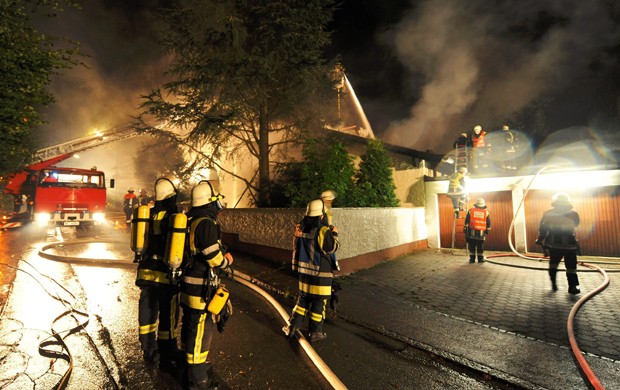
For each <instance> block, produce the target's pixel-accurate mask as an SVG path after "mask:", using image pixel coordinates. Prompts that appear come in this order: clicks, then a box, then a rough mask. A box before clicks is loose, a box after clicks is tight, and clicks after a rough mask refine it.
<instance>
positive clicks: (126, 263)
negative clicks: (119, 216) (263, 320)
mask: <svg viewBox="0 0 620 390" xmlns="http://www.w3.org/2000/svg"><path fill="white" fill-rule="evenodd" d="M93 242H97V243H100V242H104V243H113V244H125V243H124V242H119V241H114V240H96V241H93V240H80V241H73V242H71V243H70V245H77V244H88V243H93ZM63 245H68V244H67V243H62V242H61V243H53V244H48V245H45V246H43V247H42V248H41V250H40V251H39V256H41V257H43V258H46V259H48V260H54V261H60V262H66V263H79V264H82V265H98V266H104V267H119V268H121V267H135V266H136V264H135V263H134V262H133V261H132V260H116V259H88V258H81V257H71V256H61V255H55V254H50V253H45V251H46V250H48V249H50V248H53V247H56V246H63ZM229 276H230V277H231V278H232V279H233V280H235V281H237V282H239V283H240V284H242V285H244V286H246V287H248V288H250V289H251V290H253V291H255V292H256V293H258V294H259V295H260V296H261V297H263V298H264V299H265V300H266V301H267V302H268V303H269V304H270V305H271V306H272V307H273V308H274V309H275V310H276V311H277V312H278V314H279V315H280V317H281V318H282V319H283V320H284V322H285V323H286V324H288V318H289V315H288V313H287V312H286V311H285V310H284V308H282V306H281V305H280V304H279V303H278V302H277V301H276V300H275V299H274V298H273V297H272V296H271V295H270V294H269V293H267V292H266V291H265V290H264V289H263V288H268V289H269V288H270V286H269V285H267V284H265V283H263V282H260V281H259V280H257V279H254V278H252V277H251V276H249V275H246V274H244V273H242V272H239V271H235V272H234V273H233V272H230V273H229ZM297 336H298V340H299V344H300V345H301V347H302V349H303V350H304V352H305V353H306V355H307V356H308V358H309V359H310V360H311V361H312V363H313V364H314V365H315V367H316V368H317V369H318V370H319V372H320V373H321V375H323V377H324V378H325V379H326V380H327V381H328V382H329V383H330V385H331V386H332V387H333V388H334V389H336V390H341V389H346V388H347V387H346V386H345V385H344V384H343V383H342V382H341V381H340V379H339V378H338V377H337V376H336V375H335V374H334V373H333V371H332V370H331V369H330V368H329V366H328V365H327V364H326V363H325V362H324V361H323V359H321V357H320V356H319V355H318V354H317V353H316V351H315V350H314V348H312V346H311V345H310V343H309V342H308V340H306V338H305V337H304V336H303V334H302V333H301V332H300V331H299V330H297Z"/></svg>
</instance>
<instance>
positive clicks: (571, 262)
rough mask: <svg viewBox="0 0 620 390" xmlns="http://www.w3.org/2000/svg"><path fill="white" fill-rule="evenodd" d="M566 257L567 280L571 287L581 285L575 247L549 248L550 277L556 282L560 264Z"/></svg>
mask: <svg viewBox="0 0 620 390" xmlns="http://www.w3.org/2000/svg"><path fill="white" fill-rule="evenodd" d="M562 258H564V265H565V266H566V280H567V281H568V286H569V287H577V286H579V276H577V253H576V251H575V250H573V249H553V248H549V277H550V278H551V281H552V282H555V278H556V275H557V273H558V265H559V264H560V261H562Z"/></svg>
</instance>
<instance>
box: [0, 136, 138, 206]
mask: <svg viewBox="0 0 620 390" xmlns="http://www.w3.org/2000/svg"><path fill="white" fill-rule="evenodd" d="M138 135H140V133H138V132H137V131H136V129H135V128H134V127H133V126H132V125H124V126H118V127H114V128H112V129H108V130H103V131H97V132H95V133H94V134H91V135H88V136H85V137H81V138H77V139H74V140H71V141H67V142H64V143H61V144H58V145H54V146H49V147H47V148H43V149H40V150H37V151H36V152H35V154H34V156H33V161H34V162H33V163H32V164H30V165H27V166H26V167H24V169H23V170H22V171H19V172H15V173H13V174H11V175H9V177H8V178H7V184H6V187H5V188H4V192H5V193H6V194H10V195H21V194H22V193H23V192H22V186H23V184H24V182H25V181H26V178H27V176H28V173H29V171H30V172H32V171H38V170H41V169H46V168H49V167H51V166H54V165H56V164H59V163H60V162H62V161H64V160H67V159H69V158H71V157H73V156H74V155H75V154H76V153H80V152H83V151H85V150H88V149H93V148H97V147H100V146H103V145H106V144H109V143H112V142H116V141H120V140H123V139H129V138H133V137H136V136H138Z"/></svg>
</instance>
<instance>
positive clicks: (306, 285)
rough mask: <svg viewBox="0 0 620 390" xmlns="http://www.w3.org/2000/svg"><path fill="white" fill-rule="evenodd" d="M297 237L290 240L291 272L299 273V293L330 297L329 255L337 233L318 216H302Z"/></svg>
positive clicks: (333, 249) (330, 265)
mask: <svg viewBox="0 0 620 390" xmlns="http://www.w3.org/2000/svg"><path fill="white" fill-rule="evenodd" d="M298 226H299V229H300V230H301V234H299V233H298V234H296V235H295V239H294V248H293V259H292V269H293V271H297V272H299V290H300V292H302V293H305V294H307V295H315V296H321V297H330V296H331V294H332V292H331V287H332V279H333V277H334V275H333V270H334V269H337V266H336V264H334V261H333V258H334V256H331V255H332V254H333V253H335V252H336V251H337V250H338V247H339V242H338V233H337V232H334V231H333V230H332V229H330V228H329V226H325V225H324V224H323V223H322V222H321V218H320V217H304V219H303V220H302V221H301V222H300V224H299V225H298Z"/></svg>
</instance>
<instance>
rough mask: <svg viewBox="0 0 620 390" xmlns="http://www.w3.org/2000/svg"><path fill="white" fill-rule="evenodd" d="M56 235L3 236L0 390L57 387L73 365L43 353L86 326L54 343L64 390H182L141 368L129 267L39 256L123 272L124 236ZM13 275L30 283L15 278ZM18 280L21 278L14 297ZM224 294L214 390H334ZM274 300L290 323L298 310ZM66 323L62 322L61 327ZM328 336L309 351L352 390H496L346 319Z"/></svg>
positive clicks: (260, 319)
mask: <svg viewBox="0 0 620 390" xmlns="http://www.w3.org/2000/svg"><path fill="white" fill-rule="evenodd" d="M62 233H63V234H62V236H56V237H44V236H42V235H33V234H30V233H29V232H28V230H27V229H24V230H22V231H14V232H10V233H2V234H0V244H1V245H0V248H2V249H0V255H1V256H2V258H1V259H0V263H2V266H1V268H0V271H1V272H2V283H3V284H2V290H1V295H0V298H1V299H2V308H1V310H2V312H1V313H2V315H1V317H0V346H1V347H0V389H28V388H32V389H34V388H50V387H52V386H53V385H54V384H55V383H57V382H58V381H60V380H61V377H62V375H63V374H64V373H66V372H67V370H68V368H69V364H67V362H66V361H65V360H63V359H58V358H52V359H50V358H49V357H44V356H41V354H40V353H39V344H40V343H41V341H42V340H44V339H45V338H46V337H49V335H50V333H51V332H52V329H54V330H55V331H60V330H65V329H69V328H71V327H75V326H79V325H80V324H85V323H86V321H88V323H87V324H86V325H84V329H83V330H80V331H78V332H76V333H74V334H71V335H66V334H63V333H62V332H61V334H63V338H64V341H65V342H66V344H67V347H68V350H69V352H70V354H71V356H72V358H73V372H72V373H71V376H70V379H69V382H68V387H67V388H69V389H83V388H86V387H88V388H101V389H117V388H126V389H162V388H168V389H175V388H180V386H179V385H178V381H177V379H178V378H174V377H173V376H171V375H169V374H164V373H161V372H159V371H158V370H157V369H156V368H153V367H149V366H147V365H145V363H144V362H143V361H142V358H141V354H140V351H139V346H138V344H137V307H138V303H137V301H138V294H139V290H138V288H137V287H135V285H134V280H135V269H134V266H132V265H129V266H121V265H120V264H119V267H110V266H107V267H100V266H97V265H90V266H86V265H75V264H69V263H62V262H55V261H51V260H47V259H44V258H41V257H39V256H38V248H40V247H41V246H42V245H43V244H44V243H50V242H55V241H58V240H64V243H65V245H64V246H63V247H60V248H57V249H54V250H53V251H55V253H57V254H59V255H66V256H76V257H89V258H91V257H95V258H116V259H119V260H125V261H126V260H130V259H131V258H132V253H131V251H129V248H128V244H124V242H128V234H127V233H126V232H125V231H122V230H109V231H106V232H104V233H105V234H106V239H111V240H117V241H118V242H119V244H113V243H102V242H95V243H89V244H79V245H72V242H75V240H78V239H82V238H84V237H81V236H80V234H76V233H75V232H74V231H72V230H66V231H65V230H63V232H62ZM240 261H241V260H240ZM12 266H14V267H19V269H20V270H23V271H25V272H21V271H20V272H17V274H15V275H14V269H13V268H11V267H12ZM239 266H241V264H239ZM26 272H28V273H26ZM13 275H14V276H16V278H15V280H14V283H13V284H12V285H11V283H12V282H11V281H12V280H13V279H12V278H13ZM227 287H228V289H229V290H230V292H231V297H232V300H233V304H234V314H233V316H232V317H231V319H230V321H229V323H228V325H227V327H226V329H225V331H224V332H223V333H222V334H218V335H217V337H215V340H214V343H213V345H212V350H211V352H210V360H211V361H212V362H213V366H214V372H215V375H216V377H217V379H218V381H219V382H220V384H221V386H220V388H222V389H226V388H229V389H248V388H256V389H290V388H296V389H319V388H321V389H328V388H330V385H329V384H328V383H327V382H326V381H325V379H323V378H322V377H321V375H320V373H319V372H318V371H317V370H316V368H314V367H313V365H312V364H311V363H310V361H309V359H308V358H307V357H306V356H305V354H304V353H303V352H302V350H301V348H300V347H299V344H298V343H297V342H294V341H293V342H290V341H288V340H287V339H286V338H285V337H284V336H283V334H282V331H281V328H282V326H283V325H284V322H283V321H282V319H281V318H280V317H279V316H278V314H277V312H276V311H275V310H274V309H273V308H272V307H270V305H269V304H268V303H267V301H266V300H265V299H263V298H261V297H259V296H258V295H257V294H256V293H254V292H252V291H251V290H249V289H248V288H247V287H244V286H242V285H240V284H238V283H233V282H232V281H228V282H227ZM9 292H10V294H8V293H9ZM59 298H60V300H59ZM277 299H278V300H279V301H280V302H281V304H282V305H283V306H284V308H285V309H286V310H287V311H288V312H290V310H291V308H292V305H293V304H294V300H293V299H291V298H286V297H277ZM66 311H68V312H69V314H67V315H65V316H63V317H62V318H60V319H58V316H59V315H61V314H62V313H64V312H66ZM79 311H83V312H85V313H87V315H80V314H79ZM325 330H326V331H327V333H328V335H329V337H328V339H327V340H325V341H323V342H321V343H318V344H316V346H315V347H316V350H317V352H318V353H319V355H320V356H321V357H322V359H323V360H324V361H325V362H326V363H327V365H328V366H329V367H330V368H331V370H332V371H333V372H334V373H335V374H336V375H337V376H338V377H339V378H340V380H341V381H342V382H343V383H344V384H345V385H346V387H348V388H351V389H390V388H394V389H420V388H424V389H488V388H500V387H502V385H501V384H498V383H495V382H493V381H491V380H490V378H485V377H484V376H480V375H478V374H477V373H476V372H471V371H468V370H466V369H464V368H461V367H458V366H452V365H450V364H449V363H448V362H445V361H442V360H441V359H438V358H436V357H434V356H432V355H428V354H427V353H425V352H421V351H420V350H417V349H415V348H413V347H411V346H410V345H407V344H405V343H403V342H400V341H398V340H395V339H392V338H390V337H387V336H384V335H381V334H379V333H377V332H376V331H374V330H371V329H368V328H365V327H364V326H361V325H360V324H355V323H350V322H347V321H346V320H344V319H342V318H334V317H330V318H329V319H328V320H327V322H326V328H325ZM55 348H56V349H57V350H58V351H61V349H60V347H57V346H56V347H55ZM503 388H505V387H503Z"/></svg>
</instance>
